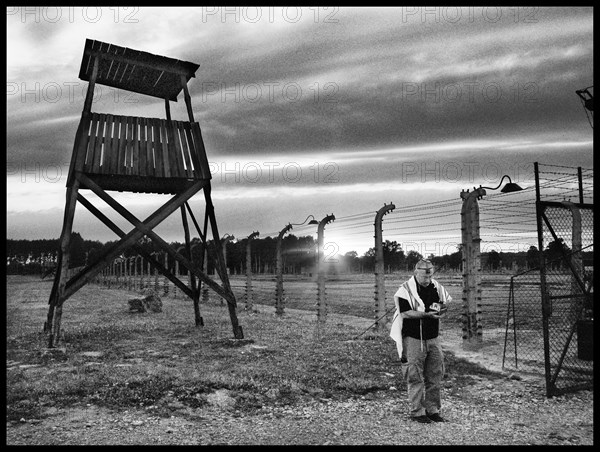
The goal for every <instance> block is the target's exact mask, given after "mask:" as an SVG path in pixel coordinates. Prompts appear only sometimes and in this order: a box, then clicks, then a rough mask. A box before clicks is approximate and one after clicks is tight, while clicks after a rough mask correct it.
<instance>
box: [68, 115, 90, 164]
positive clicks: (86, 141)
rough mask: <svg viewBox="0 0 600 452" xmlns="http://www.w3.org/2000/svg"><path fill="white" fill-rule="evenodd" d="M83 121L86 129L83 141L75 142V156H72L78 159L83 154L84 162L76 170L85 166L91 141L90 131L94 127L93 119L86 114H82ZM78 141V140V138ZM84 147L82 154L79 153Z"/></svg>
mask: <svg viewBox="0 0 600 452" xmlns="http://www.w3.org/2000/svg"><path fill="white" fill-rule="evenodd" d="M81 121H82V122H83V124H82V127H83V128H84V131H83V132H82V136H81V142H80V143H79V144H77V143H75V145H74V147H73V157H71V158H72V159H76V158H79V155H82V156H83V157H82V160H83V161H82V162H81V164H80V165H77V166H79V168H75V167H74V169H76V170H79V169H80V168H84V167H85V159H86V155H87V148H88V145H89V142H90V133H91V128H92V124H91V123H92V121H91V119H87V117H86V115H82V117H81ZM76 141H77V140H76ZM81 149H83V152H82V154H79V155H78V152H81V151H80V150H81Z"/></svg>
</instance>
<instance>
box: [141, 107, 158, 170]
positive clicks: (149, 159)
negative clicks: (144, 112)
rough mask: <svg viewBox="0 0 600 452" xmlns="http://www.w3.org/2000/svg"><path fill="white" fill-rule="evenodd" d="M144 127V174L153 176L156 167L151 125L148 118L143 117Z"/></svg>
mask: <svg viewBox="0 0 600 452" xmlns="http://www.w3.org/2000/svg"><path fill="white" fill-rule="evenodd" d="M142 124H143V126H142V127H143V128H144V142H145V149H146V174H147V175H148V176H154V175H155V174H156V168H155V166H154V152H153V149H152V127H151V125H150V124H151V121H150V119H149V118H143V121H142Z"/></svg>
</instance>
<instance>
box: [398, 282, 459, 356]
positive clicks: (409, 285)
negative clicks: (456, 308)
mask: <svg viewBox="0 0 600 452" xmlns="http://www.w3.org/2000/svg"><path fill="white" fill-rule="evenodd" d="M431 283H432V284H433V285H434V286H435V289H436V290H437V293H438V295H439V297H440V302H441V303H449V302H451V301H452V297H451V296H450V294H449V293H448V292H447V291H446V289H445V288H444V286H442V285H441V284H440V283H438V282H437V281H436V280H435V279H433V278H432V279H431ZM400 298H404V299H405V300H408V303H409V304H410V305H411V307H412V308H413V309H414V310H416V311H421V312H425V304H424V303H423V300H421V298H420V297H419V293H418V292H417V281H416V280H415V278H414V277H412V278H410V279H409V280H408V281H406V282H405V283H403V284H402V285H401V286H400V288H399V289H398V290H397V291H396V293H395V294H394V303H395V304H396V312H395V313H394V317H393V318H392V327H391V329H390V337H391V338H392V339H393V340H394V341H396V348H397V349H398V356H399V357H400V358H402V315H401V314H400Z"/></svg>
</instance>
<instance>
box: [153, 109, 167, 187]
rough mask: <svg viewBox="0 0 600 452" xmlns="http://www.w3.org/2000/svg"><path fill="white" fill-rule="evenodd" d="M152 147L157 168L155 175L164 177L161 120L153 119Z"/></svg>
mask: <svg viewBox="0 0 600 452" xmlns="http://www.w3.org/2000/svg"><path fill="white" fill-rule="evenodd" d="M151 122H152V146H153V148H154V159H155V162H154V165H155V167H156V169H155V172H154V175H155V176H156V177H164V176H165V171H164V168H163V155H162V154H163V153H162V143H161V142H160V119H152V120H151Z"/></svg>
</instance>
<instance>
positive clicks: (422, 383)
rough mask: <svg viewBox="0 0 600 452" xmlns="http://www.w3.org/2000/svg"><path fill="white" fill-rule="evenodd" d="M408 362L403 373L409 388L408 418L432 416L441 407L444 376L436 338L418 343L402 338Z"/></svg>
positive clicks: (417, 341) (417, 340) (409, 338)
mask: <svg viewBox="0 0 600 452" xmlns="http://www.w3.org/2000/svg"><path fill="white" fill-rule="evenodd" d="M402 347H403V348H404V354H405V355H406V359H407V362H406V363H405V364H403V365H402V374H403V376H404V380H405V381H406V385H407V386H408V401H409V404H410V415H411V416H422V415H424V414H434V413H438V412H439V411H440V408H441V407H442V401H441V387H442V378H443V377H444V354H443V352H442V346H441V344H440V341H439V339H438V338H435V339H428V340H424V341H421V340H420V339H415V338H412V337H403V338H402Z"/></svg>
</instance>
